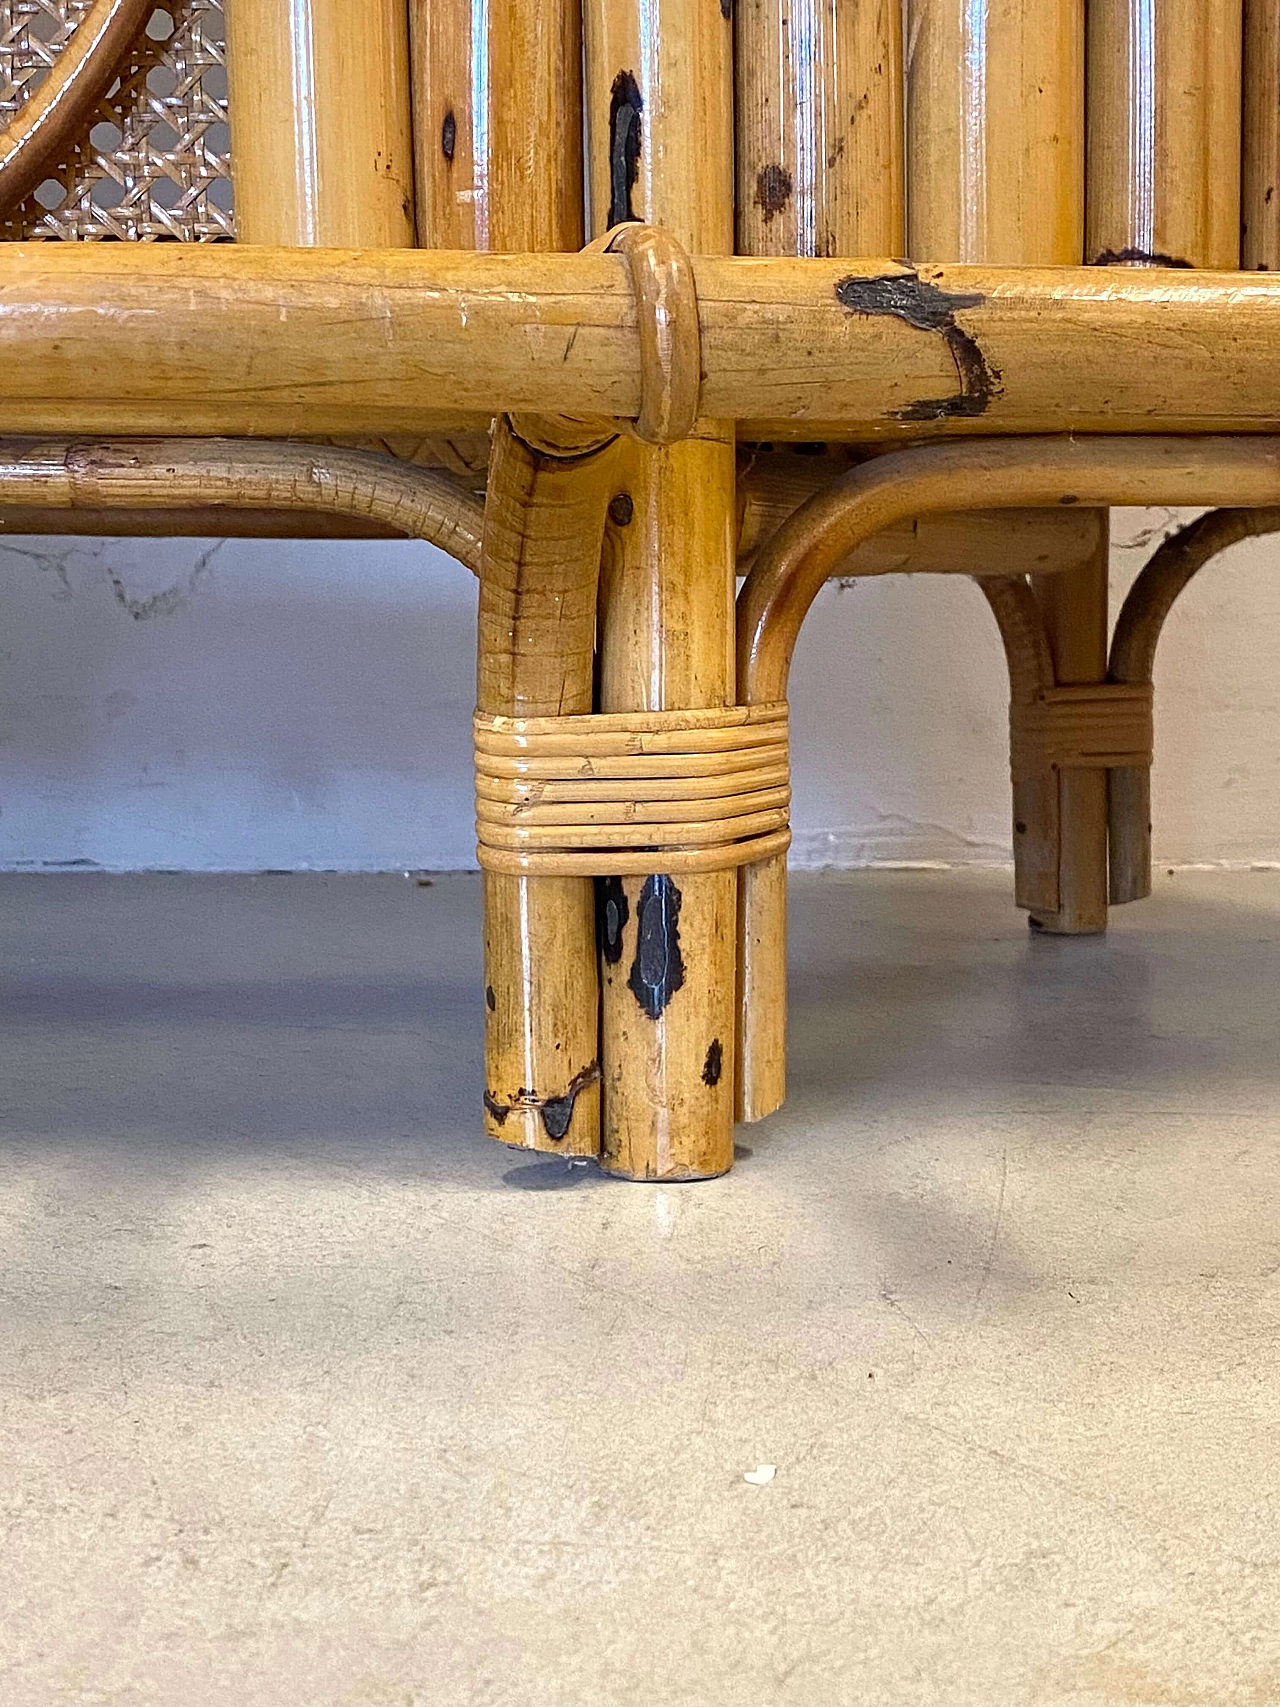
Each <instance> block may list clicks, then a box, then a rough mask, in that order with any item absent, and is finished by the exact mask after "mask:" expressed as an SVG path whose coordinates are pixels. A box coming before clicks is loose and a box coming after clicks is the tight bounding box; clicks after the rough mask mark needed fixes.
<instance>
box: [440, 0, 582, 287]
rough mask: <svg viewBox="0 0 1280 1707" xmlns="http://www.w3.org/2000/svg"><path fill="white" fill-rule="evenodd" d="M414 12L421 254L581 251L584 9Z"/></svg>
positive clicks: (464, 2) (474, 4)
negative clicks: (424, 251) (424, 249)
mask: <svg viewBox="0 0 1280 1707" xmlns="http://www.w3.org/2000/svg"><path fill="white" fill-rule="evenodd" d="M409 3H410V8H411V18H412V41H413V90H414V149H415V164H416V169H417V170H416V182H417V193H418V222H419V229H420V233H421V234H422V235H421V236H420V239H419V240H420V242H421V244H422V246H423V247H431V248H438V249H489V250H497V251H503V252H513V253H515V252H520V253H524V252H529V251H532V250H547V249H551V250H558V249H580V248H581V247H582V232H583V205H582V123H581V113H582V23H581V13H580V10H579V7H578V6H577V5H576V4H570V3H569V0H409ZM428 236H429V238H430V241H429V243H428V241H427V238H428Z"/></svg>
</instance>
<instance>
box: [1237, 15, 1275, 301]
mask: <svg viewBox="0 0 1280 1707" xmlns="http://www.w3.org/2000/svg"><path fill="white" fill-rule="evenodd" d="M1243 131H1244V148H1243V160H1242V169H1243V184H1242V186H1241V199H1242V215H1241V221H1240V224H1241V244H1242V252H1241V256H1240V264H1241V266H1244V267H1249V268H1255V269H1258V270H1259V271H1274V270H1275V269H1276V268H1277V267H1280V0H1244V122H1243Z"/></svg>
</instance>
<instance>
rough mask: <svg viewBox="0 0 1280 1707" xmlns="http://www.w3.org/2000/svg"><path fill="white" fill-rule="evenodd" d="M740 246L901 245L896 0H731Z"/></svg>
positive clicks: (765, 251) (874, 250)
mask: <svg viewBox="0 0 1280 1707" xmlns="http://www.w3.org/2000/svg"><path fill="white" fill-rule="evenodd" d="M734 30H735V48H734V66H735V80H736V94H737V112H736V119H735V123H736V140H737V154H736V159H737V180H738V187H737V229H738V253H739V254H741V255H898V254H901V253H902V248H903V188H904V186H903V176H902V15H901V6H900V3H899V0H864V3H863V4H860V5H847V4H846V5H840V4H837V3H836V0H817V3H816V4H815V3H814V0H798V3H797V0H738V3H737V5H736V7H735V9H734Z"/></svg>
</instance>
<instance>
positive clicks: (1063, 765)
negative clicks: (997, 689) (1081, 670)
mask: <svg viewBox="0 0 1280 1707" xmlns="http://www.w3.org/2000/svg"><path fill="white" fill-rule="evenodd" d="M1153 697H1154V696H1153V691H1152V688H1151V684H1150V683H1136V684H1131V683H1125V682H1097V683H1090V684H1089V685H1087V686H1084V687H1056V688H1042V689H1041V690H1040V692H1039V693H1038V694H1037V695H1036V697H1035V698H1034V699H1033V700H1030V701H1025V702H1023V703H1021V704H1017V703H1015V704H1014V706H1013V708H1012V710H1011V712H1010V717H1009V723H1010V751H1011V760H1012V770H1013V780H1014V782H1015V783H1018V782H1028V781H1030V780H1031V778H1033V777H1036V776H1043V775H1044V773H1045V772H1046V771H1051V770H1117V769H1121V768H1126V769H1127V768H1133V769H1138V770H1146V769H1149V768H1150V766H1151V762H1152V757H1153V753H1154V747H1155V735H1154V729H1153V722H1154V713H1153Z"/></svg>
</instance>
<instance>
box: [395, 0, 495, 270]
mask: <svg viewBox="0 0 1280 1707" xmlns="http://www.w3.org/2000/svg"><path fill="white" fill-rule="evenodd" d="M476 11H477V8H476V6H475V4H474V3H473V0H409V24H410V32H409V38H410V46H411V49H412V58H413V182H414V189H415V191H416V195H417V210H418V242H419V245H420V247H422V248H424V249H487V248H488V247H489V171H488V167H489V151H488V137H487V133H486V128H485V126H486V121H487V101H486V90H487V79H488V70H489V65H488V56H487V54H486V53H485V52H484V51H483V44H482V46H481V51H480V53H479V54H478V55H477V53H476V44H475V38H474V30H475V24H476ZM482 15H483V14H482ZM477 111H479V112H480V113H481V114H482V118H481V124H480V130H479V135H478V137H477V133H476V114H477Z"/></svg>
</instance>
